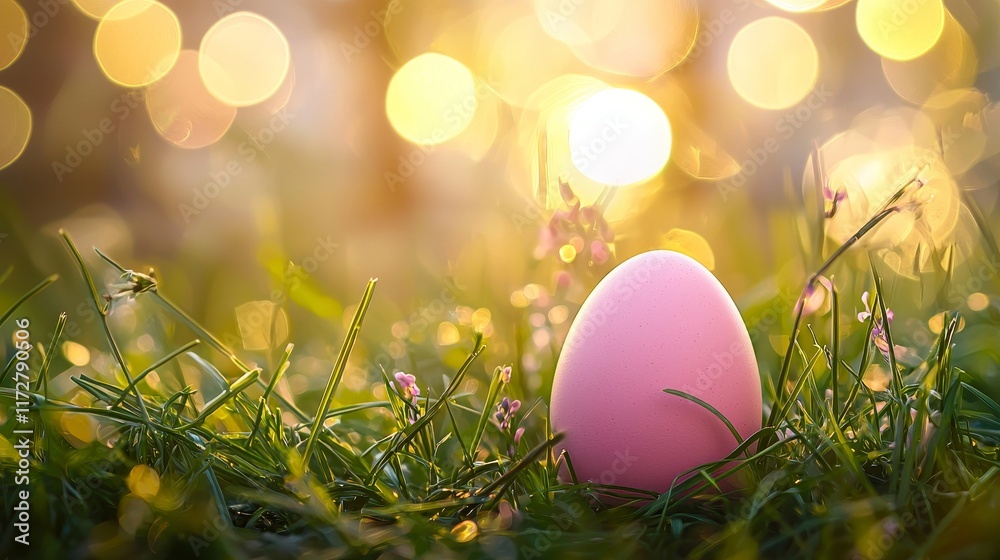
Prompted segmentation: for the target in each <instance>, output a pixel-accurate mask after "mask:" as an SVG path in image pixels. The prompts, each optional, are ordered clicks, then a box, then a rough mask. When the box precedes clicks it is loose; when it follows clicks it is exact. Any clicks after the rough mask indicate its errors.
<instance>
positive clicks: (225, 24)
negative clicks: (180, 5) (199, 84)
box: [198, 12, 292, 107]
mask: <svg viewBox="0 0 1000 560" xmlns="http://www.w3.org/2000/svg"><path fill="white" fill-rule="evenodd" d="M198 54H199V64H198V71H199V72H200V73H201V79H202V81H204V82H205V87H207V88H208V91H210V92H211V93H212V95H214V96H215V98H216V99H218V100H219V101H222V102H223V103H225V104H226V105H230V106H232V107H248V106H250V105H256V104H258V103H260V102H262V101H265V100H267V99H268V98H270V97H271V96H272V95H274V94H275V93H276V92H277V91H278V89H279V88H280V87H281V84H282V83H284V81H285V76H286V75H287V74H288V68H289V66H290V65H291V58H292V57H291V49H290V47H289V46H288V40H287V39H285V35H284V34H283V33H282V32H281V30H280V29H278V26H276V25H275V24H274V23H272V22H271V21H270V20H268V19H267V18H265V17H263V16H261V15H258V14H255V13H252V12H236V13H234V14H229V15H228V16H226V17H224V18H222V19H220V20H219V21H217V22H216V23H215V25H213V26H212V27H211V28H210V29H209V30H208V32H206V33H205V37H203V38H202V40H201V46H200V47H199V49H198Z"/></svg>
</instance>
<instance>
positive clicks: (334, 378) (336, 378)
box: [302, 278, 377, 470]
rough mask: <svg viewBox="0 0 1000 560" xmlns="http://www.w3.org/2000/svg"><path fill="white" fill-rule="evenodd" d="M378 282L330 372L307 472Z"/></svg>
mask: <svg viewBox="0 0 1000 560" xmlns="http://www.w3.org/2000/svg"><path fill="white" fill-rule="evenodd" d="M376 282H377V280H376V279H374V278H373V279H371V280H369V281H368V286H367V287H366V288H365V293H364V295H363V296H362V297H361V303H360V304H358V309H357V311H355V312H354V319H352V320H351V326H350V328H349V329H348V330H347V337H346V338H345V340H344V344H343V345H342V346H341V347H340V355H338V356H337V361H336V363H335V364H334V366H333V371H331V372H330V378H329V380H328V381H327V383H326V389H325V390H324V391H323V397H322V398H321V399H320V404H319V408H318V409H317V410H316V416H315V419H314V421H313V425H312V429H311V430H310V432H309V439H307V440H306V447H305V450H304V451H303V452H302V464H303V466H304V468H305V469H306V470H308V469H309V459H310V458H311V457H312V453H313V448H314V446H315V445H316V438H318V437H319V434H320V431H321V430H322V429H323V419H324V417H325V416H326V411H327V410H329V409H330V405H331V404H332V403H333V396H334V393H336V392H337V387H338V386H339V385H340V380H341V379H342V378H343V377H344V370H345V369H346V368H347V360H348V359H349V358H350V356H351V351H352V350H354V344H355V343H356V342H357V340H358V335H359V334H360V332H361V323H362V322H363V321H364V319H365V314H366V313H367V312H368V307H369V306H371V303H372V297H373V295H374V294H375V283H376Z"/></svg>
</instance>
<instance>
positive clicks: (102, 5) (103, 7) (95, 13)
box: [73, 0, 122, 19]
mask: <svg viewBox="0 0 1000 560" xmlns="http://www.w3.org/2000/svg"><path fill="white" fill-rule="evenodd" d="M121 2H122V0H73V4H75V5H76V7H77V8H78V9H79V10H80V11H81V12H83V13H84V14H85V15H87V16H89V17H92V18H94V19H101V18H103V17H104V16H106V15H107V14H108V11H109V10H111V8H114V7H115V5H117V4H120V3H121Z"/></svg>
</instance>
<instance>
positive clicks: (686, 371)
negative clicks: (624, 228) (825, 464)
mask: <svg viewBox="0 0 1000 560" xmlns="http://www.w3.org/2000/svg"><path fill="white" fill-rule="evenodd" d="M667 388H670V389H678V390H681V391H684V392H686V393H690V394H692V395H694V396H696V397H698V398H700V399H702V400H704V401H705V402H707V403H709V404H711V405H712V406H713V407H715V408H716V409H717V410H718V411H719V412H721V413H722V414H723V415H724V416H725V417H726V418H728V419H729V421H730V422H732V424H733V426H735V427H736V430H737V431H738V432H739V433H740V435H741V436H742V437H743V438H746V437H748V436H750V435H751V434H753V433H754V432H756V431H757V430H759V429H760V426H761V385H760V374H759V372H758V370H757V360H756V358H755V356H754V351H753V346H752V345H751V343H750V336H749V334H748V333H747V329H746V326H745V325H744V324H743V319H742V318H741V317H740V313H739V310H738V309H737V308H736V305H735V304H734V303H733V300H732V298H731V297H730V296H729V294H728V293H727V292H726V289H725V288H723V287H722V284H721V283H719V281H718V280H717V279H716V278H715V276H713V275H712V273H711V272H709V271H708V270H707V269H706V268H705V267H704V266H702V265H701V264H700V263H698V262H697V261H695V260H694V259H692V258H690V257H688V256H686V255H683V254H681V253H676V252H673V251H650V252H648V253H643V254H640V255H637V256H635V257H633V258H631V259H629V260H627V261H625V262H623V263H621V264H620V265H619V266H618V267H616V268H615V269H614V270H613V271H611V273H610V274H608V275H607V276H606V277H605V278H604V279H603V280H601V282H600V283H599V284H598V285H597V287H596V288H594V291H593V293H591V294H590V296H589V297H588V298H587V300H586V301H585V302H584V304H583V306H582V307H581V308H580V312H579V313H578V314H577V317H576V319H575V320H574V321H573V325H572V326H571V327H570V330H569V333H568V335H567V337H566V342H565V344H564V345H563V348H562V353H561V354H560V356H559V363H558V365H557V366H556V373H555V378H554V381H553V385H552V402H551V422H552V429H553V431H555V432H561V433H563V434H564V435H565V439H563V441H562V442H561V443H560V445H559V446H558V447H557V448H556V452H557V453H558V452H561V450H562V449H566V450H568V451H569V455H570V459H571V460H572V462H573V468H574V471H575V472H576V474H577V476H578V477H579V479H580V480H581V481H583V480H590V481H593V482H599V483H602V484H609V485H618V486H628V487H633V488H641V489H645V490H651V491H655V492H659V493H663V492H665V491H667V490H668V489H669V488H670V485H671V484H672V483H673V481H674V478H675V477H676V476H678V475H679V474H681V473H683V472H684V471H686V470H688V469H690V468H692V467H696V466H698V465H701V464H704V463H708V462H711V461H718V460H721V459H724V458H725V457H726V456H727V455H728V454H730V453H731V452H732V451H733V450H734V449H735V448H736V446H737V442H736V439H735V438H734V437H733V434H732V433H731V432H730V431H729V429H728V428H727V427H726V425H725V424H724V423H723V422H722V421H721V420H720V419H719V418H717V417H715V416H714V415H713V414H712V413H711V412H709V411H708V410H706V409H704V408H703V407H701V406H699V405H697V404H695V403H693V402H691V401H688V400H686V399H683V398H681V397H678V396H675V395H669V394H667V393H664V392H663V390H664V389H667ZM561 478H563V479H564V480H566V479H567V473H566V471H565V469H564V470H563V472H562V474H561Z"/></svg>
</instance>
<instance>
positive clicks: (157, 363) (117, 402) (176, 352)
mask: <svg viewBox="0 0 1000 560" xmlns="http://www.w3.org/2000/svg"><path fill="white" fill-rule="evenodd" d="M200 343H201V341H200V340H198V339H197V338H196V339H194V340H192V341H191V342H188V343H187V344H185V345H184V346H181V347H180V348H177V349H176V350H174V351H172V352H170V353H169V354H167V355H166V356H163V357H162V358H160V359H159V360H156V361H155V362H153V363H152V364H150V365H149V367H147V368H146V369H144V370H142V372H141V373H139V375H136V376H135V379H134V380H133V381H132V382H131V383H129V384H128V385H127V386H126V387H125V389H124V390H123V391H122V395H121V396H120V397H118V398H117V399H116V400H115V402H114V403H113V404H112V405H111V408H116V407H118V406H119V405H120V404H121V403H122V401H124V400H125V396H126V395H128V392H129V391H131V390H132V389H133V388H134V385H135V384H136V383H139V382H140V381H142V380H143V379H145V378H146V376H147V375H149V374H150V373H152V372H153V371H155V370H156V368H159V367H163V365H164V364H166V363H167V362H169V361H170V360H173V359H174V358H176V357H177V356H179V355H181V354H183V353H184V352H187V351H188V350H190V349H192V348H194V347H195V346H197V345H198V344H200Z"/></svg>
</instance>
